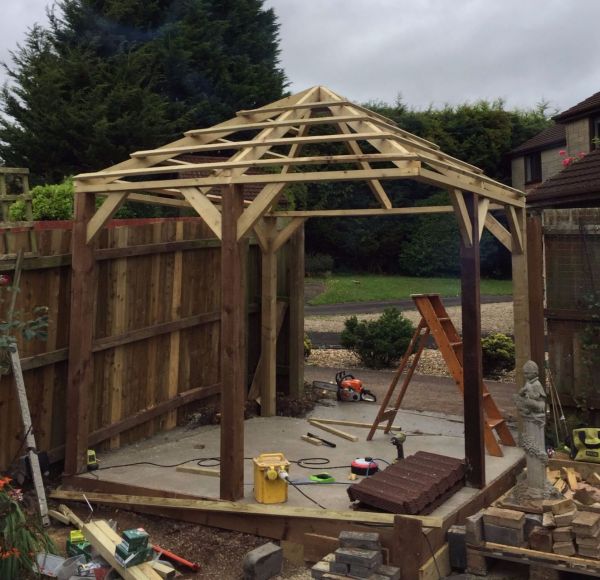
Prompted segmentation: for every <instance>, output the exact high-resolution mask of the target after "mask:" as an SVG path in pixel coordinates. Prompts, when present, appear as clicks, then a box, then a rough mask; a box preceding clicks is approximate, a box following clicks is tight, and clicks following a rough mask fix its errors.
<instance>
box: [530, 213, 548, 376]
mask: <svg viewBox="0 0 600 580" xmlns="http://www.w3.org/2000/svg"><path fill="white" fill-rule="evenodd" d="M527 278H528V289H529V334H530V340H531V360H533V361H534V362H536V363H537V365H538V368H539V372H540V375H539V376H540V382H541V383H542V385H545V384H546V368H545V366H544V365H545V361H546V344H545V336H544V335H545V329H544V237H543V231H542V216H541V213H540V212H535V213H529V215H528V216H527Z"/></svg>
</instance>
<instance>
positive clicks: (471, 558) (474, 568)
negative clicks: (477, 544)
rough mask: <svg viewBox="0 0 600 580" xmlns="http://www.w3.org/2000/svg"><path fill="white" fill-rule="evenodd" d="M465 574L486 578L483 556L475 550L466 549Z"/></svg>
mask: <svg viewBox="0 0 600 580" xmlns="http://www.w3.org/2000/svg"><path fill="white" fill-rule="evenodd" d="M467 572H468V573H469V574H475V575H476V576H487V562H486V561H485V556H482V555H481V554H480V553H479V552H476V551H475V550H470V549H467Z"/></svg>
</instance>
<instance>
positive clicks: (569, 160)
mask: <svg viewBox="0 0 600 580" xmlns="http://www.w3.org/2000/svg"><path fill="white" fill-rule="evenodd" d="M558 154H559V155H560V156H561V157H562V164H563V167H569V165H572V164H573V163H575V162H576V161H580V160H581V159H583V158H584V157H585V152H583V151H580V152H579V153H577V155H567V152H566V151H565V150H564V149H561V150H560V151H559V152H558Z"/></svg>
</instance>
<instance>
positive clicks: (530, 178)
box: [525, 151, 542, 183]
mask: <svg viewBox="0 0 600 580" xmlns="http://www.w3.org/2000/svg"><path fill="white" fill-rule="evenodd" d="M537 181H542V154H541V153H540V152H539V151H538V152H537V153H530V154H529V155H525V183H534V182H537Z"/></svg>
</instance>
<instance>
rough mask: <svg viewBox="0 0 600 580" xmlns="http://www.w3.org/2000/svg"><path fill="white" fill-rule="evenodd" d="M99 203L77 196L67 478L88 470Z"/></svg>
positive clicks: (72, 286) (86, 196)
mask: <svg viewBox="0 0 600 580" xmlns="http://www.w3.org/2000/svg"><path fill="white" fill-rule="evenodd" d="M95 201H96V200H95V195H94V194H93V193H80V194H77V193H76V194H75V221H74V223H73V234H72V249H73V250H72V251H73V257H72V262H71V268H72V277H71V313H70V330H69V370H68V382H67V413H66V417H67V421H66V427H65V429H66V432H65V466H64V471H65V475H75V474H77V473H81V472H83V471H86V469H87V447H88V433H89V400H90V395H91V390H92V384H93V380H94V370H93V354H92V343H93V339H94V336H93V332H94V313H95V307H94V302H95V296H96V282H97V280H96V279H97V267H96V260H95V258H94V251H93V248H92V247H91V245H88V244H87V242H86V237H87V225H88V222H89V220H90V218H91V217H92V216H93V215H94V211H95Z"/></svg>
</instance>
